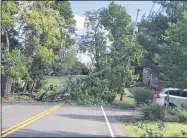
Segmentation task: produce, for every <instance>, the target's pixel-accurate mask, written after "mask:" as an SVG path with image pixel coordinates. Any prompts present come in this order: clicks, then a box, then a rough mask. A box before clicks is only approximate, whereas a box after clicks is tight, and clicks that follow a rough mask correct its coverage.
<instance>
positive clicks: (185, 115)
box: [179, 111, 187, 122]
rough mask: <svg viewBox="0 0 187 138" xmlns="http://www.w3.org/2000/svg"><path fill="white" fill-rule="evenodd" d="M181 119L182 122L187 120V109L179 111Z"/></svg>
mask: <svg viewBox="0 0 187 138" xmlns="http://www.w3.org/2000/svg"><path fill="white" fill-rule="evenodd" d="M179 121H180V122H187V111H181V112H179Z"/></svg>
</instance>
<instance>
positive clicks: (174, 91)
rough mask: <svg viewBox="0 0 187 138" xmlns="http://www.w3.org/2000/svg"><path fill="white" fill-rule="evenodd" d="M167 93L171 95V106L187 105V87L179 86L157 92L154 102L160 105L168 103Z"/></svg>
mask: <svg viewBox="0 0 187 138" xmlns="http://www.w3.org/2000/svg"><path fill="white" fill-rule="evenodd" d="M167 95H169V105H170V106H178V105H185V106H187V89H179V88H164V89H162V90H161V91H158V92H156V94H155V96H154V100H153V103H154V104H156V105H159V106H164V105H166V102H167V101H166V100H167Z"/></svg>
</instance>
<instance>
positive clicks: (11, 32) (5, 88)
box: [1, 1, 27, 97]
mask: <svg viewBox="0 0 187 138" xmlns="http://www.w3.org/2000/svg"><path fill="white" fill-rule="evenodd" d="M1 11H2V32H1V38H2V41H1V44H2V57H1V65H2V66H1V69H2V73H1V79H2V82H1V83H2V89H1V90H2V93H1V94H2V96H4V97H5V96H6V97H9V96H10V95H11V87H12V81H13V79H18V78H19V77H23V76H24V75H26V74H27V68H26V66H25V64H24V62H23V58H24V57H23V56H22V55H20V54H19V51H17V50H15V49H16V48H18V47H19V46H20V44H19V42H18V40H17V39H16V36H17V31H16V30H15V22H16V15H17V14H18V11H19V7H18V2H13V1H3V2H2V10H1ZM20 72H22V74H20Z"/></svg>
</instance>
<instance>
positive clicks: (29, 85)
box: [27, 81, 32, 92]
mask: <svg viewBox="0 0 187 138" xmlns="http://www.w3.org/2000/svg"><path fill="white" fill-rule="evenodd" d="M31 89H32V81H29V82H28V83H27V90H28V91H29V92H31Z"/></svg>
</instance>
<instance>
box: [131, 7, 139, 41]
mask: <svg viewBox="0 0 187 138" xmlns="http://www.w3.org/2000/svg"><path fill="white" fill-rule="evenodd" d="M140 11H141V10H140V9H137V15H136V20H135V22H134V25H133V33H132V39H131V44H132V43H133V41H134V35H135V28H136V27H137V26H136V24H137V20H138V16H139V12H140Z"/></svg>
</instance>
